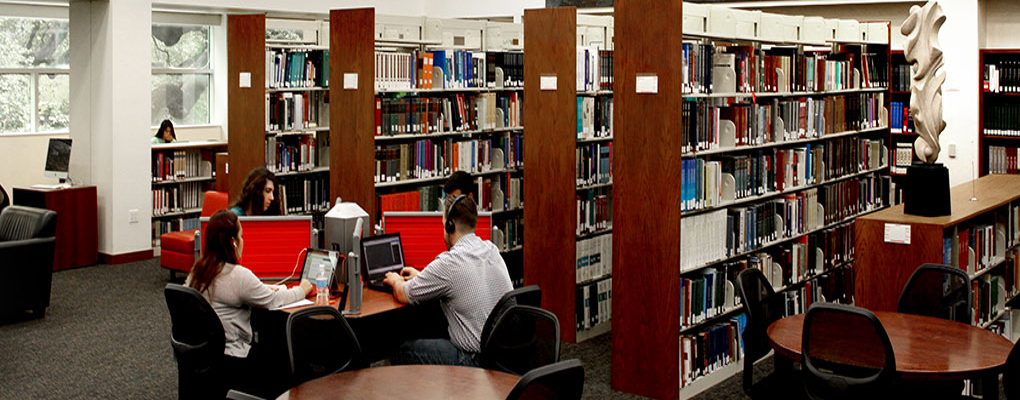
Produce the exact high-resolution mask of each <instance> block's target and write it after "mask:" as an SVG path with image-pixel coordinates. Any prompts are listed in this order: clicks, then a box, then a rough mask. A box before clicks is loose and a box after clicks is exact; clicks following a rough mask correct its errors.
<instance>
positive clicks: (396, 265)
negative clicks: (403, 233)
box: [361, 233, 404, 281]
mask: <svg viewBox="0 0 1020 400" xmlns="http://www.w3.org/2000/svg"><path fill="white" fill-rule="evenodd" d="M361 256H362V258H364V259H365V280H368V281H378V280H382V279H383V278H385V277H386V273H387V272H400V270H401V269H402V268H404V249H403V247H402V246H401V245H400V234H399V233H397V234H389V235H380V236H373V237H369V238H365V239H364V240H362V241H361Z"/></svg>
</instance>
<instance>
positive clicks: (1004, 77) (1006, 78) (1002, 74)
mask: <svg viewBox="0 0 1020 400" xmlns="http://www.w3.org/2000/svg"><path fill="white" fill-rule="evenodd" d="M983 72H984V77H983V81H984V91H986V92H992V93H1020V61H1017V60H999V61H992V62H987V61H986V62H985V66H984V71H983Z"/></svg>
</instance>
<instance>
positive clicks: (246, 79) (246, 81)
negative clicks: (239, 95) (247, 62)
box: [238, 72, 251, 88]
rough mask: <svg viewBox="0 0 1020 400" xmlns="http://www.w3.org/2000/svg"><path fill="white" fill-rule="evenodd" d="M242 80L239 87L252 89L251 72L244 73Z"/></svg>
mask: <svg viewBox="0 0 1020 400" xmlns="http://www.w3.org/2000/svg"><path fill="white" fill-rule="evenodd" d="M240 78H241V84H240V85H238V86H240V87H243V88H250V87H251V72H242V73H241V77H240Z"/></svg>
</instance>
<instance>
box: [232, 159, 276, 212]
mask: <svg viewBox="0 0 1020 400" xmlns="http://www.w3.org/2000/svg"><path fill="white" fill-rule="evenodd" d="M276 187H277V183H276V175H275V174H273V173H272V172H269V170H268V169H266V167H258V168H255V169H253V170H251V172H249V173H248V176H247V177H245V178H244V183H243V184H242V185H241V195H240V196H239V197H238V198H236V199H234V202H233V204H231V205H230V211H233V212H234V214H237V215H239V216H242V217H243V216H246V215H280V202H279V201H277V196H276Z"/></svg>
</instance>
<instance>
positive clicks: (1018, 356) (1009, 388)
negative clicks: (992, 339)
mask: <svg viewBox="0 0 1020 400" xmlns="http://www.w3.org/2000/svg"><path fill="white" fill-rule="evenodd" d="M1017 343H1018V344H1014V345H1013V350H1010V351H1009V356H1007V357H1006V369H1005V370H1004V371H1002V389H1003V390H1004V391H1005V392H1006V399H1008V400H1020V342H1017ZM1013 382H1018V383H1013Z"/></svg>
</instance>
